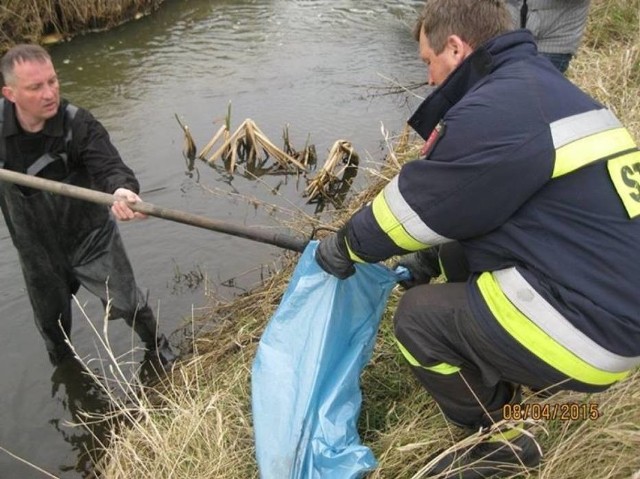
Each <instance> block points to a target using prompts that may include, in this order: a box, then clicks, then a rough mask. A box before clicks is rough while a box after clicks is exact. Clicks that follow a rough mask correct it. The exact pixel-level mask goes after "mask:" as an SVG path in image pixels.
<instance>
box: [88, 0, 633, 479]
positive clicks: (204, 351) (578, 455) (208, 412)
mask: <svg viewBox="0 0 640 479" xmlns="http://www.w3.org/2000/svg"><path fill="white" fill-rule="evenodd" d="M639 5H640V3H639V2H638V0H634V1H632V2H623V1H621V0H620V1H618V0H612V1H608V2H607V1H604V0H600V1H598V0H595V1H594V6H593V10H592V13H591V17H590V24H589V32H588V35H587V38H586V41H585V43H584V45H583V48H582V49H581V51H580V54H579V56H578V57H577V58H576V59H575V60H574V62H573V63H572V66H571V68H570V71H569V76H570V77H571V79H572V80H573V81H575V82H576V83H578V84H580V85H581V86H582V87H583V88H584V89H585V90H588V91H589V92H590V93H592V94H593V95H594V96H596V97H597V98H598V99H599V100H601V101H602V102H603V103H605V104H606V105H607V106H609V107H611V108H612V109H613V110H614V111H615V112H616V113H617V114H618V115H619V116H620V118H621V119H622V121H623V122H624V123H625V124H626V125H627V126H628V127H629V129H630V130H631V132H632V134H633V135H634V137H635V139H636V140H640V105H639V104H638V102H639V101H640V100H639V98H640V91H639V88H638V85H639V83H640V81H639V80H640V78H639V77H640V65H639V63H638V61H639V60H638V59H639V52H638V45H640V32H639V31H638V8H639ZM416 61H418V59H417V58H416ZM393 145H394V149H395V153H396V156H397V157H398V158H399V159H400V160H401V161H408V160H410V159H412V158H415V156H416V151H417V148H418V144H417V142H416V139H415V138H412V139H410V141H409V142H408V143H404V142H401V141H400V139H396V141H395V142H394V144H393ZM387 168H388V171H389V173H390V174H387V175H385V176H386V177H390V176H391V174H392V173H393V170H394V166H393V164H392V162H389V165H387ZM383 184H384V180H382V179H380V178H372V180H371V184H370V186H369V188H368V189H367V190H366V191H364V192H363V193H362V194H361V195H360V197H359V198H357V200H356V201H355V202H354V203H353V206H354V208H355V205H356V204H359V203H361V202H362V201H365V200H367V199H370V198H372V197H373V196H374V195H375V193H376V192H377V191H379V189H380V188H381V187H382V185H383ZM348 213H349V212H344V215H347V214H348ZM338 216H339V217H336V218H335V221H336V224H338V223H340V219H341V218H342V216H341V215H338ZM295 260H296V257H295V256H291V257H289V258H288V261H287V262H286V265H285V266H284V267H283V269H282V270H280V271H279V272H278V273H277V274H275V275H274V276H273V277H271V278H270V279H269V280H268V281H267V282H266V283H265V284H264V285H263V286H262V287H261V288H259V289H257V290H255V291H253V292H251V293H250V294H248V295H246V296H244V297H241V298H239V299H238V300H237V301H235V302H233V303H231V304H223V305H217V306H212V308H211V312H210V314H209V317H208V318H205V319H204V320H203V323H204V324H206V328H207V332H206V333H204V334H201V335H199V336H198V338H197V339H195V340H194V342H193V348H194V354H193V355H192V356H191V357H188V358H185V360H184V362H183V363H182V364H181V365H180V367H179V368H178V369H176V371H175V372H174V374H173V376H172V377H171V378H170V380H169V379H168V380H166V381H164V382H163V383H162V384H161V385H160V387H159V388H158V389H157V390H155V391H150V390H149V391H148V393H149V394H148V395H146V396H145V395H138V396H136V397H135V398H134V399H133V400H135V403H134V404H133V405H132V404H130V403H126V404H123V405H122V406H123V407H122V409H121V411H120V413H121V415H122V417H126V418H127V419H128V421H129V424H130V425H131V427H129V428H125V429H121V430H119V431H116V432H114V436H113V441H112V442H111V444H110V445H109V447H108V449H107V451H106V456H105V458H104V459H103V462H102V463H101V464H100V470H101V471H102V472H103V476H104V477H105V478H131V477H140V478H152V477H154V478H155V477H160V478H163V477H175V478H187V477H189V478H195V479H198V478H211V477H220V478H238V479H240V478H242V479H245V478H250V477H257V468H256V465H255V459H254V449H253V436H252V429H251V411H250V389H249V384H250V378H249V372H250V367H251V362H252V360H253V357H254V354H255V349H256V346H257V343H258V341H259V339H260V335H261V333H262V330H263V329H264V326H265V324H266V322H267V321H268V319H269V318H270V317H271V315H272V313H273V311H274V310H275V308H276V307H277V305H278V303H279V301H280V298H281V296H282V293H283V291H284V289H285V287H286V284H287V281H288V280H289V278H290V275H291V271H292V269H293V266H294V265H295ZM399 294H400V293H394V295H393V296H392V298H391V300H390V302H389V305H388V308H387V312H386V317H385V319H384V321H383V325H382V329H381V332H380V336H379V340H378V342H377V345H376V349H375V353H374V357H373V359H372V361H371V363H370V364H369V366H368V367H367V368H366V370H365V373H364V375H363V378H362V389H363V396H364V404H363V409H362V416H361V421H360V431H361V435H362V440H363V442H364V443H365V444H366V445H368V446H369V447H371V448H372V450H373V451H374V454H375V455H376V457H377V458H378V460H379V461H380V467H379V468H378V469H377V470H376V471H375V472H373V473H372V474H371V475H370V477H372V478H409V477H420V469H421V467H422V466H423V465H424V464H425V462H426V461H425V458H427V457H429V455H430V454H432V453H433V452H435V451H436V450H437V449H439V448H440V447H441V446H442V445H443V444H451V443H452V442H453V440H454V437H455V435H456V434H457V432H456V431H455V429H450V428H449V427H448V426H447V424H446V422H445V421H444V419H443V418H442V416H441V414H440V413H439V411H438V410H437V408H436V407H435V405H434V403H433V401H432V400H431V398H430V397H429V395H427V394H426V393H425V392H424V391H423V390H422V388H420V386H419V385H418V384H417V383H416V382H415V380H414V379H413V377H412V375H411V374H410V372H409V371H408V369H407V368H406V365H405V363H404V360H403V359H402V357H401V355H400V354H399V353H398V351H397V349H396V347H395V345H394V342H393V340H392V335H391V328H390V318H391V316H392V314H393V311H394V309H395V304H396V301H397V299H398V297H399ZM195 327H196V325H194V328H195ZM638 395H640V376H639V375H638V374H635V375H633V376H632V377H630V378H628V379H627V380H625V381H623V382H621V383H620V384H618V385H617V386H616V387H614V388H612V389H611V390H610V391H608V392H607V393H604V394H599V395H594V396H588V395H584V394H571V393H563V394H560V395H556V396H554V397H552V398H549V399H545V400H544V402H547V403H551V404H553V403H561V402H562V403H567V402H570V401H576V402H585V403H587V402H595V403H597V405H598V410H599V412H600V413H601V414H602V416H601V417H600V418H599V419H598V420H596V421H581V422H579V421H573V422H562V421H559V420H558V421H548V422H543V423H539V424H538V425H537V426H536V428H535V433H536V435H537V437H538V439H539V441H540V443H541V445H542V447H543V449H544V450H545V451H546V456H545V464H544V467H543V468H542V471H541V473H540V474H539V476H538V477H541V478H559V479H569V478H585V477H598V478H623V477H624V478H627V479H628V478H629V477H632V475H633V474H634V473H636V472H637V471H640V462H639V461H640V459H639V458H638V456H637V451H638V448H639V447H640V434H639V430H638V424H640V411H638V408H637V398H638ZM527 400H529V401H538V398H534V397H529V398H528V399H527Z"/></svg>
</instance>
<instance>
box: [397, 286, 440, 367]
mask: <svg viewBox="0 0 640 479" xmlns="http://www.w3.org/2000/svg"><path fill="white" fill-rule="evenodd" d="M414 296H415V295H414V294H413V291H412V290H409V291H407V293H405V295H404V296H403V297H402V299H401V300H400V302H399V304H398V307H397V309H396V313H395V315H394V318H393V325H394V335H395V337H396V340H397V341H398V342H399V343H400V344H401V345H402V346H403V347H404V348H405V349H406V350H407V351H408V352H409V353H411V355H413V356H414V357H415V358H416V359H418V360H419V361H420V362H423V361H434V360H435V359H436V358H435V357H432V355H431V354H430V352H433V351H438V350H441V349H442V345H443V343H446V342H447V341H446V338H443V337H442V335H443V333H442V328H439V327H438V325H437V321H438V319H437V318H436V317H433V318H431V315H430V312H429V311H428V310H425V308H424V304H420V305H419V303H416V302H415V301H413V299H412V298H413V297H414Z"/></svg>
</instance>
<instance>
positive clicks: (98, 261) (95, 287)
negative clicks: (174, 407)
mask: <svg viewBox="0 0 640 479" xmlns="http://www.w3.org/2000/svg"><path fill="white" fill-rule="evenodd" d="M0 67H1V70H2V76H3V79H4V86H3V87H2V94H3V95H4V99H3V100H2V101H1V102H0V165H1V166H2V168H6V169H8V170H13V171H17V172H19V173H26V174H28V175H34V176H39V177H42V178H46V179H49V180H54V181H60V182H65V183H69V184H72V185H75V186H80V187H84V188H93V189H97V190H100V191H103V192H107V193H110V194H111V193H112V194H113V195H114V199H115V200H116V201H115V202H114V204H113V206H111V212H110V211H109V208H108V207H107V206H104V205H98V204H93V203H89V202H86V201H82V200H78V199H72V198H68V197H65V196H57V195H54V194H51V193H48V192H44V191H40V190H35V189H31V188H27V187H23V186H17V185H15V184H10V183H4V182H3V183H0V206H1V207H2V213H3V214H4V218H5V221H6V223H7V227H8V229H9V232H10V234H11V239H12V241H13V244H14V245H15V247H16V248H17V250H18V256H19V258H20V265H21V267H22V272H23V274H24V279H25V283H26V287H27V292H28V294H29V299H30V300H31V306H32V308H33V313H34V317H35V322H36V326H37V327H38V330H39V331H40V333H41V334H42V337H43V338H44V341H45V344H46V347H47V351H48V353H49V359H50V360H51V363H52V364H53V365H58V364H60V363H61V362H62V361H63V360H64V359H65V358H67V357H70V356H72V355H73V354H72V351H71V348H70V346H69V345H68V344H67V343H66V342H65V337H70V335H71V298H72V295H73V294H75V293H76V292H77V291H78V289H79V287H80V286H84V287H85V288H86V289H87V290H89V291H90V292H91V293H93V294H94V295H96V296H97V297H99V298H100V300H101V301H102V303H103V305H105V307H106V305H107V303H108V302H109V303H110V305H109V315H110V318H124V320H125V321H126V322H127V324H128V325H130V326H131V327H132V328H133V329H134V330H135V332H136V333H137V334H138V336H139V337H140V339H141V340H142V342H143V343H144V345H145V347H146V348H147V350H148V353H150V354H151V357H157V359H158V360H159V361H160V363H161V364H162V365H163V367H167V366H169V365H170V364H171V363H172V362H173V361H174V360H175V359H176V357H175V355H174V353H173V352H172V351H171V347H170V345H169V342H168V341H167V339H166V338H165V336H164V335H158V334H157V323H156V319H155V317H154V314H153V311H152V309H151V308H150V307H149V305H148V304H147V296H146V294H144V293H143V292H142V290H141V289H140V288H138V286H137V285H136V282H135V278H134V275H133V270H132V268H131V264H130V262H129V259H128V258H127V254H126V252H125V249H124V245H123V243H122V240H121V238H120V234H119V232H118V226H117V224H116V221H115V219H118V220H121V221H128V220H132V219H134V218H139V217H144V215H141V214H140V213H136V212H134V211H132V210H131V209H130V208H129V206H128V205H127V202H136V201H140V198H139V196H138V194H137V193H138V192H139V189H140V187H139V184H138V181H137V179H136V178H135V176H134V174H133V171H132V170H131V169H130V168H129V167H127V166H126V165H125V164H124V163H123V161H122V159H121V158H120V155H119V153H118V151H117V150H116V148H115V147H114V146H113V144H112V143H111V141H110V139H109V135H108V133H107V131H106V130H105V128H104V127H103V126H102V124H100V122H98V121H97V120H96V119H95V118H94V117H93V115H92V114H91V113H90V112H88V111H87V110H84V109H82V108H78V107H76V106H74V105H72V104H70V103H68V102H67V101H66V100H61V99H60V86H59V83H58V78H57V76H56V71H55V69H54V67H53V63H52V61H51V57H50V56H49V54H48V53H47V51H46V50H44V49H43V48H41V47H39V46H36V45H17V46H15V47H13V48H11V49H10V50H9V51H8V52H7V53H6V54H5V55H4V56H3V57H2V60H1V63H0ZM114 218H115V219H114Z"/></svg>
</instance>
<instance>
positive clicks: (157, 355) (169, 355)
mask: <svg viewBox="0 0 640 479" xmlns="http://www.w3.org/2000/svg"><path fill="white" fill-rule="evenodd" d="M146 347H147V353H146V355H145V356H146V357H147V358H148V359H151V360H156V361H158V362H159V363H160V365H161V366H162V369H164V370H165V371H168V370H169V369H171V366H172V365H173V363H175V362H176V360H177V359H178V355H177V354H176V353H174V352H173V349H171V344H169V340H168V339H167V338H166V337H165V335H164V334H161V335H160V336H158V338H157V339H156V340H155V341H153V343H151V344H149V343H147V344H146Z"/></svg>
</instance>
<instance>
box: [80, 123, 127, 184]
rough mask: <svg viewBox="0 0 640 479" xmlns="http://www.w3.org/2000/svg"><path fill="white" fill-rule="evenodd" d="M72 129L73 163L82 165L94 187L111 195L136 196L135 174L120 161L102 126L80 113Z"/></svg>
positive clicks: (118, 154)
mask: <svg viewBox="0 0 640 479" xmlns="http://www.w3.org/2000/svg"><path fill="white" fill-rule="evenodd" d="M81 112H82V114H81V115H80V112H79V114H78V118H77V120H76V122H75V126H74V135H77V136H79V138H78V140H77V143H76V144H77V145H78V149H77V156H78V158H77V160H78V161H79V162H80V163H81V164H82V165H84V167H85V168H86V169H87V171H88V173H89V176H90V177H91V179H92V181H93V183H94V185H95V187H96V188H98V189H99V190H101V191H104V192H106V193H113V192H114V191H115V190H117V189H118V188H127V189H129V190H131V191H133V192H134V193H139V192H140V184H139V183H138V180H137V179H136V177H135V174H134V173H133V171H132V170H131V168H129V167H128V166H127V165H126V164H125V163H124V162H123V161H122V158H121V157H120V153H119V152H118V150H117V149H116V147H115V146H114V145H113V143H111V139H110V137H109V133H108V132H107V130H106V129H105V128H104V126H103V125H102V124H101V123H100V122H99V121H98V120H97V119H96V118H95V117H94V116H93V115H92V114H91V113H90V112H88V111H86V110H81Z"/></svg>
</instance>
